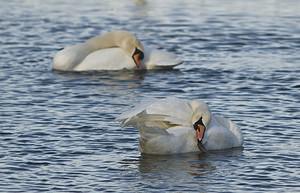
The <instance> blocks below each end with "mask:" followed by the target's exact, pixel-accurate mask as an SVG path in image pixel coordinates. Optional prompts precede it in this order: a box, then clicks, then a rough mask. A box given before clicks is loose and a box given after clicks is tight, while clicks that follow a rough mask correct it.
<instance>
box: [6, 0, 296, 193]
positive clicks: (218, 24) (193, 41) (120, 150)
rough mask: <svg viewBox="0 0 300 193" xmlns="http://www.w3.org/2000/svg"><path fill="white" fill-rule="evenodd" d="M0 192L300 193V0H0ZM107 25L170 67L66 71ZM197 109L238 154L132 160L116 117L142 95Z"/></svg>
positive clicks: (134, 140)
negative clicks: (173, 60)
mask: <svg viewBox="0 0 300 193" xmlns="http://www.w3.org/2000/svg"><path fill="white" fill-rule="evenodd" d="M0 3H1V8H0V15H1V17H0V69H1V70H0V93H1V94H0V127H1V128H0V192H18V191H22V192H25V191H28V192H41V191H50V192H93V191H94V192H125V191H128V192H166V191H170V192H184V191H186V192H300V184H299V182H300V169H299V166H300V157H299V156H300V152H299V149H300V145H299V141H300V137H299V134H300V131H299V127H300V119H299V117H300V25H299V24H300V12H299V10H300V2H299V1H296V0H286V1H279V0H278V1H276V0H261V1H256V0H254V1H242V0H233V1H217V0H211V1H204V0H203V1H197V0H194V1H193V0H190V1H179V0H172V1H171V0H166V1H159V0H151V1H130V0H122V1H110V0H105V1H93V0H89V1H82V2H81V1H63V0H55V1H54V0H45V1H37V0H36V1H35V0H27V1H16V0H14V1H13V0H12V1H4V0H3V1H1V2H0ZM113 29H126V30H130V31H133V32H135V33H136V34H137V36H138V37H139V38H140V39H141V40H142V42H143V43H144V44H151V45H156V46H159V47H161V48H163V49H165V50H168V51H170V52H174V53H176V54H177V55H178V56H179V57H180V58H182V59H183V60H184V61H185V63H184V64H183V65H181V66H179V67H178V68H177V69H175V70H169V71H149V72H143V73H141V72H129V71H126V72H124V71H122V72H91V73H61V72H55V71H52V70H51V62H52V61H51V60H52V57H53V55H54V53H55V52H57V51H58V50H59V49H61V48H62V47H64V46H65V45H69V44H74V43H76V42H81V41H83V40H85V39H87V38H89V37H92V36H94V35H97V34H99V33H103V32H105V31H109V30H113ZM170 95H174V96H177V97H181V98H187V99H202V100H204V101H206V102H207V103H208V104H209V105H210V106H211V109H212V110H213V111H214V112H217V113H221V114H223V115H224V116H226V117H229V118H231V119H232V120H234V121H235V122H236V123H237V124H238V125H239V126H240V127H241V128H242V131H243V133H244V137H245V144H244V149H233V150H226V151H219V152H210V153H207V154H184V155H174V156H148V155H140V153H139V151H138V148H137V147H138V133H137V131H136V130H135V129H133V128H125V129H122V128H120V126H119V124H118V123H117V122H116V121H115V120H114V119H115V117H116V116H118V115H119V114H120V113H121V112H123V111H124V110H127V109H128V108H130V107H131V106H133V105H134V104H135V103H137V102H139V101H140V100H142V99H143V98H145V97H160V98H162V97H165V96H170Z"/></svg>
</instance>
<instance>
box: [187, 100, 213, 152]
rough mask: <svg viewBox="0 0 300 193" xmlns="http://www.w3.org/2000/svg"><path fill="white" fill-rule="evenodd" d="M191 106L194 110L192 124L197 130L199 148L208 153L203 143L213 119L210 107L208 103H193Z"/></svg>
mask: <svg viewBox="0 0 300 193" xmlns="http://www.w3.org/2000/svg"><path fill="white" fill-rule="evenodd" d="M190 105H191V107H192V110H193V116H192V123H193V127H194V129H195V134H196V139H197V144H198V148H199V149H200V150H201V151H202V152H206V149H205V148H204V146H203V143H202V142H203V138H204V137H205V132H206V130H207V128H208V125H209V123H210V119H211V113H210V110H209V107H208V105H207V104H206V103H204V102H200V101H192V102H190Z"/></svg>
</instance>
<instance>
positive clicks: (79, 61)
mask: <svg viewBox="0 0 300 193" xmlns="http://www.w3.org/2000/svg"><path fill="white" fill-rule="evenodd" d="M181 63H182V61H181V60H179V59H177V58H176V56H175V55H174V54H172V53H168V52H165V51H162V50H158V49H154V48H150V47H144V46H143V45H142V43H141V42H140V41H139V40H138V39H137V38H136V37H135V36H134V35H133V34H131V33H130V32H127V31H113V32H108V33H105V34H103V35H100V36H96V37H93V38H91V39H89V40H87V41H86V42H84V43H80V44H76V45H73V46H68V47H66V48H64V49H63V50H61V51H59V52H58V53H57V54H56V55H55V56H54V59H53V66H52V67H53V69H55V70H62V71H88V70H122V69H155V68H172V67H174V66H177V65H179V64H181Z"/></svg>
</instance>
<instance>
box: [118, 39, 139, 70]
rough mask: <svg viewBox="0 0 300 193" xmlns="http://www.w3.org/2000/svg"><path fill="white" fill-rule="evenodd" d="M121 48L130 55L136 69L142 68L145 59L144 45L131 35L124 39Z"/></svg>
mask: <svg viewBox="0 0 300 193" xmlns="http://www.w3.org/2000/svg"><path fill="white" fill-rule="evenodd" d="M121 47H122V49H124V50H125V51H126V52H127V53H128V54H129V55H130V57H131V58H132V59H133V62H134V63H135V65H136V67H137V68H139V69H140V68H142V65H143V59H144V46H143V44H142V43H141V42H140V41H139V40H138V39H137V38H136V37H135V36H134V35H130V36H127V37H126V38H124V40H123V41H122V44H121Z"/></svg>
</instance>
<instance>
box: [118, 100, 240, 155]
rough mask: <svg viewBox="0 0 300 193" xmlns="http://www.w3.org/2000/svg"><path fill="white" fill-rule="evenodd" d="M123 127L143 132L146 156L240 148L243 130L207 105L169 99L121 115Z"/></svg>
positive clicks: (142, 144) (146, 104)
mask: <svg viewBox="0 0 300 193" xmlns="http://www.w3.org/2000/svg"><path fill="white" fill-rule="evenodd" d="M117 120H119V121H120V122H121V124H122V126H133V127H136V128H138V129H139V133H140V147H139V148H140V151H141V152H142V153H146V154H175V153H188V152H199V151H200V152H205V151H209V150H220V149H227V148H232V147H239V146H242V144H243V137H242V133H241V130H240V129H239V128H238V127H237V126H236V125H235V124H234V123H233V122H232V121H230V120H229V119H226V118H224V117H222V116H219V115H215V114H212V113H211V112H210V110H209V107H208V106H207V104H206V103H204V102H202V101H196V100H192V101H188V100H184V99H178V98H175V97H169V98H166V99H160V100H155V101H154V102H150V103H144V104H142V105H140V106H137V107H135V108H134V109H133V110H131V111H128V112H125V113H123V114H121V115H120V116H119V117H118V118H117Z"/></svg>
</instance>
